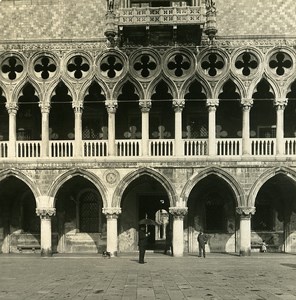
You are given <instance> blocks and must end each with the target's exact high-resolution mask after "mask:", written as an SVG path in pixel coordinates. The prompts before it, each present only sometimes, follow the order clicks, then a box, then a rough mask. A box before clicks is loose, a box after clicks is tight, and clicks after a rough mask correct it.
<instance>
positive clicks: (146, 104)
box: [139, 99, 152, 112]
mask: <svg viewBox="0 0 296 300" xmlns="http://www.w3.org/2000/svg"><path fill="white" fill-rule="evenodd" d="M151 103H152V102H151V100H148V99H144V100H140V101H139V105H140V107H141V111H142V112H149V111H150V108H151Z"/></svg>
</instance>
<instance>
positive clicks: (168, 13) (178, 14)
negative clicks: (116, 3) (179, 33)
mask: <svg viewBox="0 0 296 300" xmlns="http://www.w3.org/2000/svg"><path fill="white" fill-rule="evenodd" d="M204 23H205V11H204V8H203V7H201V6H184V7H182V6H181V7H136V8H135V7H133V8H122V9H119V16H118V25H119V26H127V25H132V26H139V25H172V24H174V25H178V24H182V25H198V24H200V25H201V24H204Z"/></svg>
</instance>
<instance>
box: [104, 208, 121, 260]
mask: <svg viewBox="0 0 296 300" xmlns="http://www.w3.org/2000/svg"><path fill="white" fill-rule="evenodd" d="M103 213H104V214H105V215H106V219H107V251H108V252H110V253H111V255H112V256H116V255H117V251H118V236H117V219H118V216H119V214H120V213H121V208H116V207H115V208H103Z"/></svg>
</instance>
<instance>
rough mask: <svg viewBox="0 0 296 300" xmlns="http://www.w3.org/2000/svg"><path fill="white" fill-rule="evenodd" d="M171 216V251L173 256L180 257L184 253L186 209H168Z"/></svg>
mask: <svg viewBox="0 0 296 300" xmlns="http://www.w3.org/2000/svg"><path fill="white" fill-rule="evenodd" d="M169 211H170V213H171V214H172V215H173V251H174V256H176V257H181V256H183V253H184V226H183V220H184V216H185V215H186V214H187V211H188V208H187V207H170V208H169Z"/></svg>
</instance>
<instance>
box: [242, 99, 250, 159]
mask: <svg viewBox="0 0 296 300" xmlns="http://www.w3.org/2000/svg"><path fill="white" fill-rule="evenodd" d="M241 104H242V109H243V124H242V152H243V153H242V154H243V155H250V154H251V143H250V110H251V107H252V105H253V99H242V100H241Z"/></svg>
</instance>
